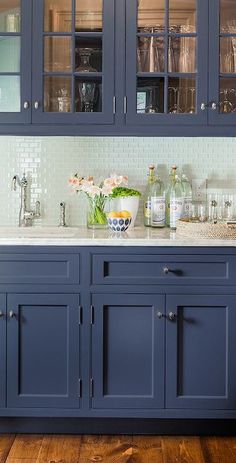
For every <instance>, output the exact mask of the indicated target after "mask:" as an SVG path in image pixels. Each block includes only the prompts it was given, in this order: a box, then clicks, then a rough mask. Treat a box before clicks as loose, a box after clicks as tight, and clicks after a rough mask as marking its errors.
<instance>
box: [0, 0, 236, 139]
mask: <svg viewBox="0 0 236 463" xmlns="http://www.w3.org/2000/svg"><path fill="white" fill-rule="evenodd" d="M16 4H17V2H16ZM18 4H19V6H18V7H16V8H14V9H12V8H11V9H8V8H6V9H5V10H4V9H3V11H1V12H0V57H1V66H0V134H10V133H12V134H17V135H18V134H22V135H23V134H35V135H89V136H91V135H132V136H136V135H137V136H146V135H147V136H148V135H149V136H150V135H151V136H162V135H163V136H170V135H173V136H214V135H215V136H224V135H225V136H234V135H235V121H236V65H235V63H236V52H235V50H236V43H235V41H236V29H235V21H236V13H235V11H236V9H235V6H234V2H226V1H225V2H224V1H220V0H187V1H177V0H154V1H152V0H146V1H145V2H144V1H142V2H139V1H138V0H98V1H97V2H96V4H93V7H92V9H90V10H88V5H87V2H83V1H82V0H81V1H79V0H73V1H72V0H69V1H68V2H65V5H66V7H65V6H63V3H60V2H58V0H54V1H53V2H51V3H50V2H47V1H46V0H38V1H35V2H32V1H31V0H18ZM91 5H92V3H91ZM19 15H20V16H19ZM19 17H21V20H19ZM1 29H2V32H1Z"/></svg>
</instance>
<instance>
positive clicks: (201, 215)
mask: <svg viewBox="0 0 236 463" xmlns="http://www.w3.org/2000/svg"><path fill="white" fill-rule="evenodd" d="M198 220H199V222H206V221H207V207H206V204H205V203H203V204H199V205H198Z"/></svg>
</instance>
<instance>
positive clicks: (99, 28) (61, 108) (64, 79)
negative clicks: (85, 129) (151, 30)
mask: <svg viewBox="0 0 236 463" xmlns="http://www.w3.org/2000/svg"><path fill="white" fill-rule="evenodd" d="M34 18H35V22H34V31H35V37H37V41H35V44H34V53H33V73H34V83H33V122H42V123H43V122H51V123H54V124H56V123H68V124H71V123H72V124H73V123H79V124H83V123H85V124H86V123H100V124H101V123H103V124H109V123H112V122H113V117H114V116H113V112H114V111H113V110H114V0H42V1H38V2H35V10H34Z"/></svg>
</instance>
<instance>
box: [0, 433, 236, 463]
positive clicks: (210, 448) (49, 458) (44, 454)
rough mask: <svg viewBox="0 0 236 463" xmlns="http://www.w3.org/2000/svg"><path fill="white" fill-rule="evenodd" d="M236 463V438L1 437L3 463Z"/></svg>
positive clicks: (1, 462) (0, 459) (0, 453)
mask: <svg viewBox="0 0 236 463" xmlns="http://www.w3.org/2000/svg"><path fill="white" fill-rule="evenodd" d="M96 462H98V463H99V462H102V463H236V437H226V438H225V437H224V438H223V437H222V438H221V437H200V438H199V437H186V438H185V437H159V436H75V435H71V436H68V435H66V436H63V435H58V436H57V435H24V434H22V435H16V436H15V435H0V463H96Z"/></svg>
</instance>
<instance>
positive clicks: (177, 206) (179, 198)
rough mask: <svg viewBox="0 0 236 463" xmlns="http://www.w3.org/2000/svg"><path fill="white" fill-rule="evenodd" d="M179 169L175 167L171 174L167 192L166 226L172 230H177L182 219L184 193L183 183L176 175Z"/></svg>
mask: <svg viewBox="0 0 236 463" xmlns="http://www.w3.org/2000/svg"><path fill="white" fill-rule="evenodd" d="M176 171H177V167H176V166H173V167H172V169H171V173H170V185H169V188H168V192H167V200H166V202H167V207H166V209H167V214H166V225H167V226H168V227H170V228H171V230H176V228H177V221H178V220H179V219H180V218H181V217H182V213H183V204H184V193H183V188H182V185H181V181H180V179H179V177H178V175H177V173H176Z"/></svg>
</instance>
